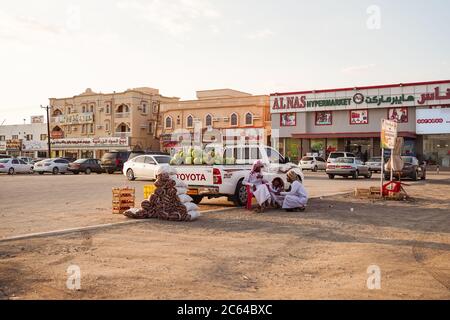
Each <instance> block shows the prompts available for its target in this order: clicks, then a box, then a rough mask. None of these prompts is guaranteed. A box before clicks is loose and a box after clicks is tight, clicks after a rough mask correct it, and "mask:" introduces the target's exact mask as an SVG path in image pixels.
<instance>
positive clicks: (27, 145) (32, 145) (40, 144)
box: [22, 141, 47, 151]
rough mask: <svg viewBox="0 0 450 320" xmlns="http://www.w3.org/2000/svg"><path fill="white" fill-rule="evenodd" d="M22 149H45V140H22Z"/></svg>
mask: <svg viewBox="0 0 450 320" xmlns="http://www.w3.org/2000/svg"><path fill="white" fill-rule="evenodd" d="M22 150H23V151H40V150H47V141H24V142H23V145H22Z"/></svg>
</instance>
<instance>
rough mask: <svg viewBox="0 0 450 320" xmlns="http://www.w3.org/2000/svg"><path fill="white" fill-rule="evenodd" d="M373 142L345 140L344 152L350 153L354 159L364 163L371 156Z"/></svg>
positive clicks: (368, 140)
mask: <svg viewBox="0 0 450 320" xmlns="http://www.w3.org/2000/svg"><path fill="white" fill-rule="evenodd" d="M372 144H373V141H372V139H370V138H367V139H347V140H346V144H345V151H346V152H352V153H353V154H355V155H356V157H358V158H360V159H361V160H362V161H364V162H366V161H367V160H369V158H370V157H371V156H372V154H373V152H372V150H373V145H372Z"/></svg>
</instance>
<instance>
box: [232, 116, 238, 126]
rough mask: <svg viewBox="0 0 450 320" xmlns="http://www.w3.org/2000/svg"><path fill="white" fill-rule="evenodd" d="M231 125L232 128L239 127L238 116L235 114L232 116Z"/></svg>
mask: <svg viewBox="0 0 450 320" xmlns="http://www.w3.org/2000/svg"><path fill="white" fill-rule="evenodd" d="M231 125H232V126H237V125H238V116H237V114H236V113H233V114H232V115H231Z"/></svg>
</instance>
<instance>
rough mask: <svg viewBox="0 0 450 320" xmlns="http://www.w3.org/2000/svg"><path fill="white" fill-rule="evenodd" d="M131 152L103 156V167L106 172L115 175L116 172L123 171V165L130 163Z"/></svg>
mask: <svg viewBox="0 0 450 320" xmlns="http://www.w3.org/2000/svg"><path fill="white" fill-rule="evenodd" d="M130 154H131V153H130V151H111V152H107V153H105V154H104V155H103V157H102V159H101V166H102V168H103V170H105V172H108V173H109V174H113V173H114V172H116V171H122V169H123V164H124V163H125V162H126V161H128V158H129V156H130Z"/></svg>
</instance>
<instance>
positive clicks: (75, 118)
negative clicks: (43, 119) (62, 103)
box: [52, 112, 94, 124]
mask: <svg viewBox="0 0 450 320" xmlns="http://www.w3.org/2000/svg"><path fill="white" fill-rule="evenodd" d="M52 122H53V123H54V124H84V123H93V122H94V113H92V112H86V113H69V114H65V115H60V116H56V117H53V118H52Z"/></svg>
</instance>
